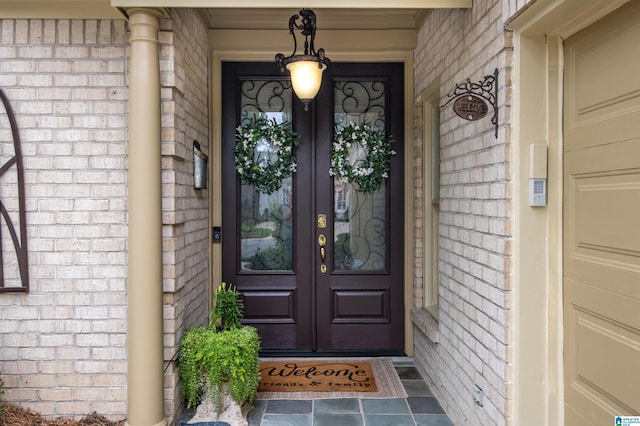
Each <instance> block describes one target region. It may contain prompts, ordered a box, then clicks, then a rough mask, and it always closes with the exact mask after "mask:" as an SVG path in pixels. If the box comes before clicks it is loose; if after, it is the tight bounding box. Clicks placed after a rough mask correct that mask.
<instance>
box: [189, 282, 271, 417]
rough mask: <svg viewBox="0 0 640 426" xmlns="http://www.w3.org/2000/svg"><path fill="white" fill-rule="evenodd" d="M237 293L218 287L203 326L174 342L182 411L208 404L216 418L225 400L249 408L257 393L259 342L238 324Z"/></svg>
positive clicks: (251, 330) (240, 307)
mask: <svg viewBox="0 0 640 426" xmlns="http://www.w3.org/2000/svg"><path fill="white" fill-rule="evenodd" d="M243 307H244V306H243V303H242V299H241V295H240V293H239V292H238V291H237V289H235V288H234V287H233V286H230V285H229V286H227V285H226V284H225V283H224V282H223V283H222V284H221V285H220V287H218V289H217V290H216V294H215V305H214V307H213V309H212V311H211V316H210V320H209V325H208V326H207V327H197V328H192V329H188V330H187V331H186V332H185V334H184V336H183V337H182V340H181V341H180V349H179V352H178V370H179V372H180V375H181V377H182V386H181V389H182V394H183V396H184V398H185V399H186V401H187V408H191V407H195V406H197V405H198V403H200V402H203V401H205V400H209V403H211V402H213V407H215V411H216V412H217V414H218V416H220V415H221V412H222V411H224V409H225V408H226V407H224V405H225V404H223V397H224V396H225V395H230V396H231V397H232V398H233V400H234V401H235V402H236V403H237V404H238V406H239V407H243V406H245V404H248V405H252V404H253V401H254V399H255V397H256V395H257V392H258V382H259V381H260V373H259V356H258V352H259V350H260V339H259V337H258V332H257V330H256V329H255V328H253V327H249V326H243V325H242V324H241V320H242V316H243Z"/></svg>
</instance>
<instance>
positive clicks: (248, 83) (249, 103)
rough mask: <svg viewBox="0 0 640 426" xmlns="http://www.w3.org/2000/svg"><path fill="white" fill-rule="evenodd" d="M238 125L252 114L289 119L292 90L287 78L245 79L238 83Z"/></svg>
mask: <svg viewBox="0 0 640 426" xmlns="http://www.w3.org/2000/svg"><path fill="white" fill-rule="evenodd" d="M240 92H241V93H240V104H241V105H242V107H241V110H240V125H243V124H247V123H248V122H249V121H250V120H251V117H253V116H264V117H267V118H270V119H271V118H275V119H276V120H277V121H278V122H282V121H291V118H292V117H291V111H292V108H291V99H292V94H293V90H292V89H291V82H290V81H289V80H245V81H243V82H242V84H241V85H240Z"/></svg>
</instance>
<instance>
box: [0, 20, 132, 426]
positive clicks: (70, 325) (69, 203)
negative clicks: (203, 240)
mask: <svg viewBox="0 0 640 426" xmlns="http://www.w3.org/2000/svg"><path fill="white" fill-rule="evenodd" d="M125 47H126V28H125V22H124V21H109V20H105V21H96V20H87V21H82V20H3V21H0V86H2V87H3V89H4V91H5V93H6V94H7V96H8V97H9V99H10V101H11V103H12V105H13V109H14V111H15V113H16V117H17V122H18V127H19V129H20V136H21V138H22V150H23V154H24V168H25V180H26V198H27V223H28V237H29V239H28V243H29V263H30V265H29V267H30V281H31V282H30V290H31V291H30V293H28V294H24V293H18V294H11V293H4V294H0V343H1V347H0V372H1V374H2V377H3V379H4V381H5V386H6V388H7V393H6V399H7V400H9V401H14V402H18V403H20V405H23V406H25V407H29V408H32V409H35V410H38V411H40V412H42V413H43V414H46V415H52V416H53V415H55V416H60V415H72V416H79V415H85V414H88V413H91V412H93V411H97V412H99V413H103V414H105V415H107V416H110V417H116V418H122V417H123V415H124V413H125V403H124V400H125V396H126V346H125V340H126V298H127V295H126V277H127V263H126V262H127V259H126V238H127V223H126V177H127V171H126V152H127V146H126V108H127V103H126V96H127V90H126V87H125V85H126V61H125ZM3 112H4V111H3ZM0 127H1V128H2V130H0V132H3V133H2V135H3V141H6V140H11V139H10V136H7V137H4V136H5V135H7V128H8V123H7V121H6V119H5V120H4V121H0ZM3 158H6V157H3ZM3 234H4V230H3Z"/></svg>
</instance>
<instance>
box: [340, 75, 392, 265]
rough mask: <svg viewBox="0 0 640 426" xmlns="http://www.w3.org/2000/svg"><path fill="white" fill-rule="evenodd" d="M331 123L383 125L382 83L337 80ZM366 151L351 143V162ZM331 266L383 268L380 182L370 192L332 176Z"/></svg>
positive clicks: (384, 248) (383, 212)
mask: <svg viewBox="0 0 640 426" xmlns="http://www.w3.org/2000/svg"><path fill="white" fill-rule="evenodd" d="M334 96H335V97H334V99H335V112H334V125H335V127H336V129H338V130H339V129H341V128H343V127H344V126H346V125H347V124H349V123H351V122H355V123H359V124H363V123H367V124H369V125H370V126H372V127H373V128H374V129H377V130H382V131H384V128H385V85H384V82H381V81H338V82H336V83H335V87H334ZM366 155H367V152H366V151H365V149H364V148H363V147H362V146H361V145H359V144H354V145H353V149H352V150H350V155H349V158H350V161H351V164H356V163H357V162H358V161H362V159H363V158H364V157H365V156H366ZM333 189H334V195H333V204H334V222H333V223H334V234H333V235H334V268H335V269H336V270H360V271H383V270H385V269H386V259H387V238H388V236H387V232H386V230H387V223H386V221H387V217H386V216H387V213H386V212H387V190H386V183H385V184H382V185H381V186H380V187H379V188H378V189H377V190H376V191H374V192H373V193H372V194H367V193H364V192H360V191H358V190H357V188H355V187H354V185H353V184H351V183H342V182H339V181H338V180H336V179H334V180H333Z"/></svg>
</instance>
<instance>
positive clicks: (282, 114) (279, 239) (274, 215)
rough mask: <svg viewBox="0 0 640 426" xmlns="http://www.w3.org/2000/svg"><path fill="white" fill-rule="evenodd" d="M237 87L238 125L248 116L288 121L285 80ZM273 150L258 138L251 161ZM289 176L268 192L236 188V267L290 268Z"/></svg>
mask: <svg viewBox="0 0 640 426" xmlns="http://www.w3.org/2000/svg"><path fill="white" fill-rule="evenodd" d="M240 88H241V96H240V98H241V110H240V119H241V123H239V125H244V124H246V123H248V122H249V121H250V120H251V118H252V117H256V116H257V117H265V118H267V119H268V120H272V119H273V120H275V121H276V122H278V123H281V122H283V121H291V112H292V108H291V99H292V94H293V91H292V89H291V83H290V82H289V81H285V80H268V81H266V80H245V81H243V82H242V84H241V85H240ZM276 158H277V149H276V148H275V147H274V146H273V144H272V143H270V141H268V140H266V139H263V140H260V141H258V143H257V144H256V148H255V150H254V161H255V162H260V161H265V162H272V161H274V160H275V159H276ZM292 206H293V176H292V173H290V174H289V175H288V176H286V177H285V178H284V179H283V180H282V186H281V188H280V189H277V190H276V191H274V192H273V193H271V194H266V193H264V192H261V191H259V190H258V189H257V188H256V187H255V186H254V185H253V184H250V185H248V184H242V185H241V190H240V208H239V211H240V232H239V235H240V270H241V271H258V270H259V271H283V270H285V271H291V270H292V269H293V247H292V241H293V239H292V237H293V220H294V217H293V209H292Z"/></svg>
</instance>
